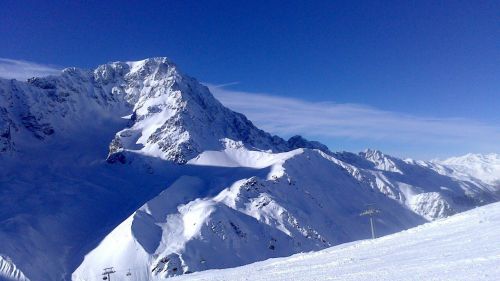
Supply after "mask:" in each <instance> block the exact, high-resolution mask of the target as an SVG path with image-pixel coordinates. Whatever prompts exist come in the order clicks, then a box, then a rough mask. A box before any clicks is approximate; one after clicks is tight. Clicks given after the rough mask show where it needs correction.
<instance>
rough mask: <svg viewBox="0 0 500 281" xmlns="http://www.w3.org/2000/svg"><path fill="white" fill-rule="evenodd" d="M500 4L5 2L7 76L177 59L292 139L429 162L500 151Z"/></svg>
mask: <svg viewBox="0 0 500 281" xmlns="http://www.w3.org/2000/svg"><path fill="white" fill-rule="evenodd" d="M84 2H85V3H84ZM499 10H500V2H498V1H338V2H337V1H324V2H322V1H239V2H236V1H9V0H6V1H2V2H1V3H0V38H2V39H1V44H0V58H2V59H1V60H0V75H2V73H3V76H9V75H10V76H13V75H14V72H15V71H14V69H17V70H19V71H21V74H22V73H37V74H39V73H44V71H45V72H47V71H48V73H51V71H52V70H53V69H54V68H55V69H59V68H62V67H66V66H78V67H83V68H93V67H95V66H97V65H99V64H102V63H105V62H108V61H117V60H139V59H143V58H146V57H153V56H167V57H169V58H171V59H172V60H173V61H175V62H176V63H177V64H178V65H179V66H180V67H181V69H183V71H184V72H186V73H188V74H189V75H191V76H194V77H196V78H198V79H199V80H200V81H203V82H205V83H207V84H210V85H211V86H212V89H213V90H214V93H215V94H216V96H217V97H219V98H220V99H221V100H223V102H224V103H225V104H227V105H229V106H230V107H232V108H234V109H236V110H239V111H243V112H244V113H246V114H247V115H248V116H249V117H250V118H251V119H252V120H254V121H255V123H257V124H258V125H260V126H262V127H264V128H265V129H267V130H270V131H271V132H272V133H277V134H280V135H282V136H285V137H288V136H290V135H293V134H294V133H298V134H304V135H306V136H307V137H309V138H314V139H319V140H321V141H322V142H324V143H326V144H328V145H329V146H330V148H331V149H332V150H352V151H358V150H362V149H364V148H366V147H372V148H379V149H381V150H383V151H385V152H387V153H390V154H395V155H397V156H401V157H414V158H424V159H428V158H433V157H446V156H451V155H457V154H464V153H467V152H481V153H486V152H497V153H498V152H500V144H498V143H500V113H499V108H500V39H499V38H500V36H499V30H500V21H499V20H498V11H499ZM33 62H35V63H37V64H33ZM20 69H23V70H20ZM26 69H28V70H26ZM23 71H24V72H23ZM30 71H31V72H30ZM33 71H35V72H33ZM36 71H38V72H36ZM21 76H22V75H21ZM223 84H226V86H223V87H222V86H220V85H223ZM255 98H258V99H257V100H256V99H255ZM261 102H266V106H262V103H261ZM259 104H260V105H259ZM271 105H276V106H277V107H278V108H280V110H281V111H278V110H277V109H276V110H272V106H271ZM290 108H293V109H294V110H293V111H292V110H290ZM269 111H273V112H276V113H277V114H279V115H278V116H283V114H286V117H287V118H281V120H280V118H278V116H274V115H270V114H269ZM284 119H286V120H287V121H283V120H284ZM332 119H335V120H333V121H332Z"/></svg>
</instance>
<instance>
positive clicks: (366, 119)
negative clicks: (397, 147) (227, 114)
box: [207, 84, 500, 150]
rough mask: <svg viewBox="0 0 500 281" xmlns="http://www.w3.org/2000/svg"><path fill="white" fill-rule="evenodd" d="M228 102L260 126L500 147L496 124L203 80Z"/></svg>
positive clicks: (329, 134)
mask: <svg viewBox="0 0 500 281" xmlns="http://www.w3.org/2000/svg"><path fill="white" fill-rule="evenodd" d="M207 86H208V87H209V88H210V90H211V91H212V93H213V94H214V95H215V96H216V97H217V98H218V99H219V100H220V101H221V102H222V103H223V104H224V105H226V106H228V107H229V108H231V109H233V110H235V111H238V112H241V113H244V114H245V115H247V117H248V118H249V119H250V120H252V121H253V122H254V123H256V124H257V125H258V126H259V127H261V128H262V129H264V130H266V131H269V132H272V133H274V134H278V135H283V136H290V135H294V134H302V135H305V136H308V137H319V138H322V139H334V138H348V139H353V140H371V141H377V142H379V141H391V142H393V143H400V144H402V143H411V144H415V143H419V144H421V143H427V144H431V143H434V144H440V145H445V144H448V143H450V144H464V145H467V147H473V146H474V145H476V146H477V147H481V146H482V148H484V149H490V150H491V149H496V150H500V145H499V144H498V143H500V142H499V140H500V126H498V125H492V124H486V123H481V122H477V121H474V120H470V119H465V118H432V117H423V116H414V115H409V114H404V113H398V112H391V111H384V110H380V109H377V108H373V107H369V106H365V105H360V104H338V103H332V102H308V101H304V100H300V99H294V98H287V97H278V96H272V95H268V94H263V93H249V92H242V91H232V90H229V89H226V88H224V85H223V86H220V85H210V84H208V85H207Z"/></svg>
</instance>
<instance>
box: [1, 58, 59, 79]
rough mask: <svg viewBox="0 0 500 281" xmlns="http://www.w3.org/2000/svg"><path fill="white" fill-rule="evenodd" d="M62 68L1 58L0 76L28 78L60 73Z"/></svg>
mask: <svg viewBox="0 0 500 281" xmlns="http://www.w3.org/2000/svg"><path fill="white" fill-rule="evenodd" d="M60 71H61V69H60V68H57V67H54V66H51V65H44V64H39V63H34V62H29V61H23V60H13V59H6V58H0V77H2V78H8V79H17V80H26V79H28V78H31V77H40V76H47V75H52V74H58V73H59V72H60Z"/></svg>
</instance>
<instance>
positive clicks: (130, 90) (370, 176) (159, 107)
mask: <svg viewBox="0 0 500 281" xmlns="http://www.w3.org/2000/svg"><path fill="white" fill-rule="evenodd" d="M0 162H1V163H2V164H1V165H2V169H0V200H1V202H2V205H1V206H0V241H2V243H0V277H3V278H7V279H9V278H10V279H12V280H32V281H35V280H70V279H72V280H87V281H90V280H101V279H102V276H101V274H102V270H103V268H105V267H110V266H112V267H114V268H115V270H116V271H117V274H118V273H119V272H121V273H124V272H128V271H130V272H131V273H132V272H133V274H132V275H129V276H128V278H129V279H128V280H160V279H163V278H166V277H171V276H175V275H181V274H186V273H190V272H194V271H201V270H206V269H212V268H227V267H234V266H239V265H244V264H248V263H251V262H255V261H260V260H264V259H268V258H271V257H280V256H288V255H291V254H294V253H298V252H304V251H311V250H320V249H324V248H326V247H330V246H333V245H336V244H340V243H344V242H349V241H353V240H357V239H363V238H367V237H369V235H370V232H369V222H368V219H367V218H365V217H360V213H361V212H363V211H364V210H365V209H366V208H369V207H374V208H377V209H379V210H380V213H379V214H378V215H377V216H376V218H375V222H376V223H375V225H376V233H377V234H378V235H385V234H390V233H394V232H397V231H400V230H403V229H407V228H410V227H413V226H416V225H419V224H422V223H424V222H426V221H429V220H434V219H437V218H443V217H446V216H449V215H452V214H455V213H458V212H462V211H465V210H468V209H471V208H474V207H476V206H480V205H484V204H487V203H491V202H495V201H498V200H499V199H500V193H499V190H500V186H499V184H498V182H499V179H500V174H499V167H500V156H499V155H496V154H490V155H466V156H464V157H459V158H451V159H448V160H443V161H437V160H436V161H415V160H401V159H398V158H395V157H392V156H389V155H385V154H384V153H382V152H380V151H376V150H366V151H364V152H361V153H349V152H332V151H331V150H330V149H329V148H328V147H326V146H325V145H323V144H321V143H318V142H314V141H308V140H305V139H304V138H302V137H300V136H295V137H292V138H290V139H289V140H284V139H282V138H280V137H278V136H272V135H270V134H269V133H266V132H264V131H262V130H260V129H258V128H257V127H255V126H254V125H253V124H252V122H251V121H250V120H248V119H247V118H246V117H245V116H244V115H242V114H239V113H236V112H233V111H232V110H230V109H228V108H226V107H224V106H223V105H222V104H221V103H220V102H218V101H217V100H216V99H215V98H214V97H213V96H212V94H211V93H210V91H209V90H208V88H206V87H205V86H203V85H201V84H200V83H199V82H197V81H196V80H195V79H194V78H191V77H189V76H187V75H185V74H183V73H182V72H180V71H179V69H178V67H177V66H176V65H175V64H173V63H172V62H170V61H169V60H168V59H166V58H151V59H146V60H143V61H137V62H114V63H108V64H105V65H101V66H99V67H97V68H96V69H95V70H91V71H87V70H81V69H77V68H68V69H65V70H63V71H62V73H61V74H60V75H57V76H48V77H39V78H32V79H29V80H28V81H27V82H20V81H16V80H5V79H0ZM121 273H120V274H121Z"/></svg>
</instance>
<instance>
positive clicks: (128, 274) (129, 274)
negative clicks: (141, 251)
mask: <svg viewBox="0 0 500 281" xmlns="http://www.w3.org/2000/svg"><path fill="white" fill-rule="evenodd" d="M125 275H127V276H132V273H131V272H130V268H129V269H128V272H127V274H125Z"/></svg>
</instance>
